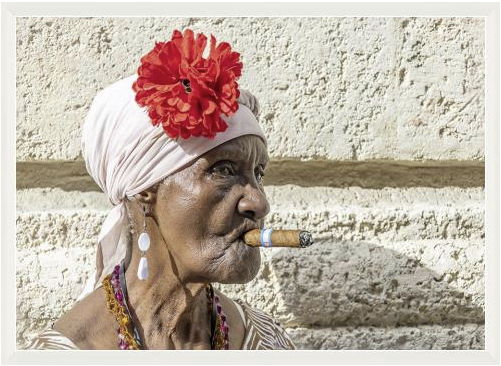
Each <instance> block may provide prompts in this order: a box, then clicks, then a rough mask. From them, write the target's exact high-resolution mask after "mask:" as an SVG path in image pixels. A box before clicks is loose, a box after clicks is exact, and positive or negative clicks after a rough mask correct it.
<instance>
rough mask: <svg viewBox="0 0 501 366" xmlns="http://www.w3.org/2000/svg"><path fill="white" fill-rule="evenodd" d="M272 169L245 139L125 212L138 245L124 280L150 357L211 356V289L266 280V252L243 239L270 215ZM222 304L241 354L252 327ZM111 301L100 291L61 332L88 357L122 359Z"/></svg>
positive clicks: (261, 150)
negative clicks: (106, 353)
mask: <svg viewBox="0 0 501 366" xmlns="http://www.w3.org/2000/svg"><path fill="white" fill-rule="evenodd" d="M267 162H268V154H267V150H266V146H265V144H264V143H263V141H262V140H261V139H260V138H259V137H256V136H251V135H248V136H241V137H239V138H236V139H233V140H230V141H228V142H226V143H224V144H222V145H220V146H218V147H216V148H214V149H212V150H211V151H209V152H207V153H205V154H204V155H202V156H201V157H199V158H198V159H197V160H195V161H194V162H193V163H192V164H191V165H189V166H187V167H185V168H183V169H181V170H180V171H178V172H177V173H175V174H173V175H171V176H170V177H168V178H167V179H166V180H165V181H164V182H162V183H160V184H159V185H158V187H152V188H151V189H148V190H145V191H144V192H141V193H138V194H137V195H135V196H134V200H133V201H128V202H127V210H128V211H129V213H130V216H131V220H132V226H133V227H132V229H133V238H132V239H133V243H134V245H133V246H132V253H131V259H130V263H129V265H128V266H127V269H126V273H125V277H126V283H127V289H128V297H129V308H130V310H131V314H132V318H133V322H134V324H136V326H137V328H138V331H139V333H140V336H141V339H142V340H143V342H144V348H145V349H210V342H209V339H210V336H211V332H210V313H209V310H208V308H207V299H206V295H205V286H206V284H207V283H209V282H220V283H245V282H248V281H250V280H252V278H254V276H255V275H256V274H257V272H258V270H259V265H260V253H259V248H251V247H248V246H246V245H245V244H244V243H243V242H242V241H241V239H239V237H240V236H241V234H242V233H244V232H245V231H248V230H250V229H253V228H261V227H262V225H263V219H264V217H265V216H266V215H267V213H268V212H269V204H268V201H267V199H266V196H265V194H264V190H263V185H262V174H263V172H264V169H265V167H266V164H267ZM143 207H145V208H147V210H146V211H147V212H148V213H147V216H146V224H147V231H148V234H149V236H150V239H151V245H150V249H149V250H148V251H147V253H146V257H147V259H148V265H149V276H148V279H147V280H145V281H141V280H139V279H138V278H137V275H136V271H137V268H138V264H139V259H140V258H141V253H140V252H139V249H138V247H137V244H136V243H137V239H138V236H139V234H140V233H141V232H142V230H143V224H144V217H143ZM218 295H219V297H220V298H221V304H222V306H223V309H224V311H225V313H226V315H227V321H228V326H229V328H230V329H231V331H230V333H229V335H230V338H229V340H230V349H239V348H240V346H241V344H242V342H243V337H244V334H245V326H244V324H243V322H242V320H241V318H240V315H239V313H238V311H237V309H236V308H235V306H234V304H233V302H232V301H231V300H229V299H228V298H226V297H225V296H224V295H223V294H221V293H219V292H218ZM105 299H106V295H105V293H104V290H103V288H98V289H96V290H95V291H94V292H92V293H91V294H90V295H89V296H87V297H86V298H84V299H83V300H82V301H80V302H78V303H76V304H75V306H74V307H73V308H72V309H71V310H70V311H69V312H68V313H66V314H65V315H63V316H62V317H61V318H60V319H59V320H58V321H57V322H56V323H55V325H54V328H55V329H56V330H58V331H60V332H61V333H62V334H63V335H65V336H67V337H68V338H70V339H71V340H72V341H73V342H74V343H75V344H76V345H77V346H78V347H79V348H81V349H117V335H116V330H115V329H116V324H117V323H116V320H115V318H114V316H113V315H112V314H110V313H109V312H108V310H107V307H106V300H105Z"/></svg>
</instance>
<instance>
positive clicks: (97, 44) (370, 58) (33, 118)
mask: <svg viewBox="0 0 501 366" xmlns="http://www.w3.org/2000/svg"><path fill="white" fill-rule="evenodd" d="M186 27H190V28H192V29H193V30H194V31H195V32H204V33H205V34H210V33H213V34H214V35H215V36H216V37H217V39H218V40H225V41H228V42H230V43H231V44H232V45H233V47H234V49H235V50H238V51H239V52H240V53H241V55H242V56H241V57H242V59H243V63H244V70H243V76H242V78H241V79H240V85H241V86H242V87H243V88H246V89H249V90H251V91H252V92H253V93H254V94H255V95H256V96H257V97H258V98H259V100H260V103H261V115H260V123H261V124H262V126H263V128H264V130H265V132H266V134H267V136H268V137H269V142H270V146H269V149H270V150H269V151H270V156H271V159H272V161H271V164H270V166H269V168H268V171H267V175H266V178H265V184H266V191H267V195H268V197H269V200H270V204H271V207H272V210H271V214H270V215H269V218H268V220H267V222H268V223H269V224H270V225H273V226H276V227H289V228H295V227H297V228H305V229H308V230H310V231H312V232H313V234H314V237H315V238H316V240H317V244H316V245H315V246H313V247H310V248H308V249H305V250H284V249H278V248H277V249H269V250H262V257H263V264H262V268H261V270H260V272H259V274H258V276H257V277H256V279H255V280H253V281H252V282H251V283H249V284H246V285H238V286H228V285H226V286H220V287H221V288H222V289H223V290H224V291H226V292H227V293H228V294H229V295H230V296H234V297H240V298H243V299H244V300H246V301H248V302H249V303H250V304H252V305H253V306H255V307H258V308H260V309H263V310H265V311H266V312H268V313H270V314H272V315H273V316H275V317H276V318H277V319H278V320H279V321H280V322H281V323H282V324H283V325H284V326H285V327H286V328H287V329H288V331H289V332H290V334H291V335H292V337H293V338H294V340H295V342H296V343H297V345H298V347H299V348H303V349H483V348H484V58H483V57H484V21H483V19H481V18H289V19H288V18H18V20H17V189H18V191H17V254H18V262H17V288H18V292H17V305H18V306H17V324H18V328H17V341H18V346H19V347H22V346H23V345H24V344H25V343H26V342H27V341H29V340H30V339H32V338H33V337H34V336H35V335H36V334H37V332H39V331H40V330H42V329H43V328H44V327H45V326H47V325H48V324H50V322H52V321H53V320H55V319H56V318H57V317H58V316H60V315H61V314H62V313H63V312H64V311H66V310H68V309H69V308H70V307H71V306H72V303H73V302H74V300H75V298H76V296H77V295H78V294H79V293H80V291H81V289H82V286H83V279H84V278H86V275H87V274H88V273H89V272H90V270H91V269H92V266H93V264H94V255H95V249H96V246H95V242H96V238H97V234H98V232H99V229H100V224H101V222H102V220H103V219H104V217H105V215H106V213H107V210H109V209H110V205H109V203H108V199H107V197H106V196H105V195H104V194H103V193H101V192H99V189H98V188H97V186H96V185H95V184H94V182H93V181H92V179H91V178H90V177H89V176H88V174H87V172H86V170H85V165H84V163H83V161H82V156H81V152H80V126H81V125H82V123H83V119H84V116H85V114H86V112H87V110H88V107H89V105H90V102H91V100H92V98H93V96H94V95H95V93H96V92H97V91H98V90H100V89H101V88H103V87H104V86H106V85H108V84H110V83H112V82H114V81H116V80H118V79H119V78H122V77H125V76H128V75H130V74H132V73H134V72H135V69H136V68H137V66H138V60H139V58H140V56H141V55H143V54H144V53H146V52H147V51H149V50H150V48H151V47H152V44H153V42H154V40H165V39H168V38H170V35H171V32H172V30H173V29H174V28H178V29H184V28H186Z"/></svg>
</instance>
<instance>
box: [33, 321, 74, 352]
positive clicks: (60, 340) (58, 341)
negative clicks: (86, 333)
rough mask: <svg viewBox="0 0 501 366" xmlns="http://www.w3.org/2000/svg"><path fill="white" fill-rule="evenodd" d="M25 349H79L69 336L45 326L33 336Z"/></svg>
mask: <svg viewBox="0 0 501 366" xmlns="http://www.w3.org/2000/svg"><path fill="white" fill-rule="evenodd" d="M24 349H27V350H75V349H79V348H78V347H77V346H76V345H75V344H74V343H73V342H72V341H71V340H70V339H69V338H67V337H65V336H64V335H63V334H61V333H60V332H58V331H57V330H55V329H53V328H52V327H50V328H47V329H46V330H44V331H43V332H42V333H40V334H39V335H38V336H37V337H36V338H34V339H33V340H32V341H31V343H30V344H28V346H26V347H25V348H24Z"/></svg>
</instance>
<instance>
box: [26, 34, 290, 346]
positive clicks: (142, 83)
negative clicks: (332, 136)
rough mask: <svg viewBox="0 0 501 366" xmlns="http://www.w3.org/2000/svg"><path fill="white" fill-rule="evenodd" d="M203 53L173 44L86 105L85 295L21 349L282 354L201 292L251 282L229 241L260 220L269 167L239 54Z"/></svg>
mask: <svg viewBox="0 0 501 366" xmlns="http://www.w3.org/2000/svg"><path fill="white" fill-rule="evenodd" d="M206 42H207V41H206V37H205V36H204V35H202V34H199V35H197V37H196V38H195V37H194V35H193V32H192V31H191V30H186V31H185V32H184V33H183V34H181V33H180V32H179V31H174V34H173V36H172V39H171V41H169V42H165V43H156V45H155V48H154V49H153V50H152V51H151V52H149V53H148V54H147V55H145V56H144V57H143V58H142V59H141V66H140V67H139V69H138V75H134V76H132V77H128V78H126V79H123V80H120V81H118V82H116V83H115V84H113V85H111V86H109V87H107V88H106V89H104V90H103V91H101V92H100V93H99V94H98V95H97V96H96V98H95V99H94V101H93V103H92V105H91V107H90V110H89V113H88V116H87V118H86V120H85V123H84V126H83V134H82V136H83V137H82V151H83V156H84V158H85V161H86V166H87V170H88V171H89V174H90V175H91V176H92V177H93V178H94V180H95V181H96V183H97V184H98V185H99V186H100V187H101V189H102V190H103V191H104V192H105V193H106V194H107V195H108V197H109V199H110V201H111V202H112V204H113V205H114V208H113V209H112V210H111V212H110V213H109V214H108V216H107V217H106V219H105V221H104V223H103V227H102V230H101V232H100V234H99V238H98V241H99V246H98V255H97V269H96V275H95V283H93V286H92V288H91V291H90V293H85V294H83V296H81V297H82V298H81V299H80V300H79V301H77V302H76V304H75V305H74V306H73V308H72V309H71V310H69V312H67V313H66V314H64V315H63V316H62V317H61V318H60V319H59V320H57V321H56V322H55V323H54V324H53V325H52V327H51V328H50V329H48V330H47V331H45V332H44V333H42V334H41V335H40V336H39V337H38V338H36V339H35V340H34V341H33V343H32V345H31V346H30V348H36V349H122V350H126V349H294V345H293V343H292V341H291V340H290V338H289V337H288V336H287V334H286V333H285V332H284V330H283V329H282V328H281V326H280V325H279V324H278V323H276V322H275V321H274V320H273V319H272V318H270V317H269V316H268V315H266V314H264V313H263V312H261V311H259V310H255V309H252V308H251V307H250V306H249V305H247V304H246V303H244V302H243V301H240V300H232V299H229V298H228V297H226V296H225V295H224V294H222V293H220V292H219V291H217V290H215V289H213V287H212V285H211V283H215V282H218V283H226V284H228V283H246V282H249V281H250V280H252V279H253V278H254V277H255V276H256V274H257V272H258V270H259V266H260V252H259V248H255V247H250V246H248V245H246V244H245V243H244V241H243V239H242V236H243V234H244V233H245V232H247V231H249V230H251V229H255V228H262V227H263V219H264V217H265V216H266V215H267V213H268V211H269V204H268V201H267V199H266V196H265V193H264V189H263V174H264V170H265V168H266V164H267V162H268V154H267V143H266V138H265V136H264V134H263V132H262V130H261V128H260V127H259V124H258V122H257V119H256V115H257V113H258V103H257V101H256V99H255V97H254V96H252V95H251V94H250V93H249V92H247V91H244V90H239V89H238V84H237V83H236V79H238V77H239V76H240V74H241V68H242V63H241V62H240V61H239V54H238V53H236V52H233V51H232V50H231V47H230V46H229V45H228V44H227V43H220V44H219V45H216V41H215V39H214V37H212V38H211V45H210V52H209V55H208V57H207V59H205V58H204V57H203V55H202V54H203V51H204V49H205V46H206ZM93 282H94V281H93Z"/></svg>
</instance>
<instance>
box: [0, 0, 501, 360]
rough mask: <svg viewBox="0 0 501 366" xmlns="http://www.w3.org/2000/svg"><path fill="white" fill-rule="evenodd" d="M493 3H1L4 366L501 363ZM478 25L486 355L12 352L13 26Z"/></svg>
mask: <svg viewBox="0 0 501 366" xmlns="http://www.w3.org/2000/svg"><path fill="white" fill-rule="evenodd" d="M499 9H500V6H499V2H490V3H473V2H440V3H431V2H421V3H397V2H386V3H376V2H370V3H367V2H350V3H341V2H329V3H327V2H320V3H318V2H317V3H298V2H293V3H290V2H288V3H285V2H274V3H264V2H255V3H243V2H240V3H237V2H231V3H230V2H219V3H208V2H202V3H200V2H190V1H184V2H183V3H166V2H162V3H160V2H148V3H132V2H126V3H124V2H120V3H118V2H106V3H99V2H93V3H62V2H52V3H41V2H37V3H29V2H22V3H6V2H2V4H1V48H2V58H1V76H2V79H1V94H0V96H1V157H0V159H1V160H0V161H1V182H0V187H1V195H2V196H1V197H2V198H1V199H2V207H1V222H2V226H1V286H2V291H1V324H0V326H1V363H2V364H66V365H68V364H122V365H130V364H166V363H168V364H183V365H184V364H214V365H222V364H224V365H226V364H290V365H297V364H371V365H380V364H454V365H464V364H499V363H500V352H499V342H500V337H499V329H500V322H499V321H500V317H499V304H500V297H499V295H500V291H499V289H500V277H499V274H500V271H499V266H500V250H499V245H500V241H499V238H500V235H499V227H500V215H499V206H500V195H499V189H500V179H499V177H500V176H499V171H500V170H499V168H500V165H499V142H500V134H499V131H500V129H499V124H500V118H499V117H500V114H499V80H500V79H499V75H500V74H499V65H500V58H499V39H500V37H499ZM27 16H61V17H81V16H105V17H106V16H113V17H145V16H168V17H192V16H193V17H208V16H209V17H212V16H214V17H221V16H223V17H229V16H252V17H259V16H265V17H270V16H281V17H315V16H321V17H326V16H333V17H350V16H357V17H366V16H381V17H397V16H398V17H407V16H415V17H445V16H446V17H452V16H454V17H472V16H473V17H483V18H484V19H485V37H486V38H485V96H486V98H485V100H486V104H485V136H486V138H485V202H487V203H488V205H486V220H485V230H486V236H485V245H486V253H485V265H486V267H485V268H486V270H485V303H486V308H485V311H486V313H485V350H480V351H466V350H465V351H390V350H387V351H386V350H385V351H348V350H321V351H306V350H297V351H229V352H228V351H225V352H221V351H135V352H119V351H24V350H16V331H15V330H16V272H15V264H16V244H15V243H16V142H15V141H16V92H15V90H16V28H15V18H16V17H27Z"/></svg>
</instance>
